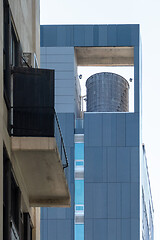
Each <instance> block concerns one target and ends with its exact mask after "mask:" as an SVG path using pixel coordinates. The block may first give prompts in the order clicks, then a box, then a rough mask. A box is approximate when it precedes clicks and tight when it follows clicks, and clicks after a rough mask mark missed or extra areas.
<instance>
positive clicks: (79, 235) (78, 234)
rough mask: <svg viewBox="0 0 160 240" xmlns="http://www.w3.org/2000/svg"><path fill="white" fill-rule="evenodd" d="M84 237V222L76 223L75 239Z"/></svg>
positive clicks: (81, 239) (80, 239) (79, 239)
mask: <svg viewBox="0 0 160 240" xmlns="http://www.w3.org/2000/svg"><path fill="white" fill-rule="evenodd" d="M83 239H84V224H75V240H83Z"/></svg>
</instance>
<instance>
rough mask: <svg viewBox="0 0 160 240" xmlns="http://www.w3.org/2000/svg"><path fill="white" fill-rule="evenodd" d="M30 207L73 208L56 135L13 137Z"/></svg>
mask: <svg viewBox="0 0 160 240" xmlns="http://www.w3.org/2000/svg"><path fill="white" fill-rule="evenodd" d="M11 139H12V152H13V154H14V158H15V159H16V161H17V162H18V166H19V170H20V173H21V176H22V178H23V181H24V184H25V187H26V190H27V195H28V198H29V203H30V206H36V207H46V206H47V207H49V206H52V207H53V206H55V207H69V206H70V194H69V190H68V186H67V181H66V177H65V174H64V170H63V165H62V161H61V157H60V154H59V150H58V147H57V143H56V138H54V137H52V138H51V137H11Z"/></svg>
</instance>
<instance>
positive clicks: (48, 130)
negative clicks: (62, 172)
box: [11, 107, 68, 168]
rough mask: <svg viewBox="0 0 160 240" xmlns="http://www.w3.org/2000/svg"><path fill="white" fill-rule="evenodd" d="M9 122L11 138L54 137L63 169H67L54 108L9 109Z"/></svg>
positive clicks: (65, 155)
mask: <svg viewBox="0 0 160 240" xmlns="http://www.w3.org/2000/svg"><path fill="white" fill-rule="evenodd" d="M11 121H12V124H11V136H17V137H55V138H56V144H57V147H58V151H59V155H60V158H61V161H62V164H63V168H67V167H68V158H67V153H66V150H65V146H64V141H63V136H62V132H61V128H60V124H59V120H58V116H57V114H56V112H55V110H54V108H50V107H11Z"/></svg>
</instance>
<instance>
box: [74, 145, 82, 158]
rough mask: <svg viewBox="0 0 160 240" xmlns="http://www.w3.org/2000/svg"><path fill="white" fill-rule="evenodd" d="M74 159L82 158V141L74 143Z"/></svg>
mask: <svg viewBox="0 0 160 240" xmlns="http://www.w3.org/2000/svg"><path fill="white" fill-rule="evenodd" d="M75 159H76V160H80V159H84V143H76V144H75Z"/></svg>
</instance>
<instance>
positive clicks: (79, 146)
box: [74, 134, 84, 240]
mask: <svg viewBox="0 0 160 240" xmlns="http://www.w3.org/2000/svg"><path fill="white" fill-rule="evenodd" d="M83 139H84V138H83V135H81V136H79V135H78V137H77V135H76V134H75V171H74V172H75V218H74V224H75V225H74V229H75V230H74V233H75V240H84V140H83Z"/></svg>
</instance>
